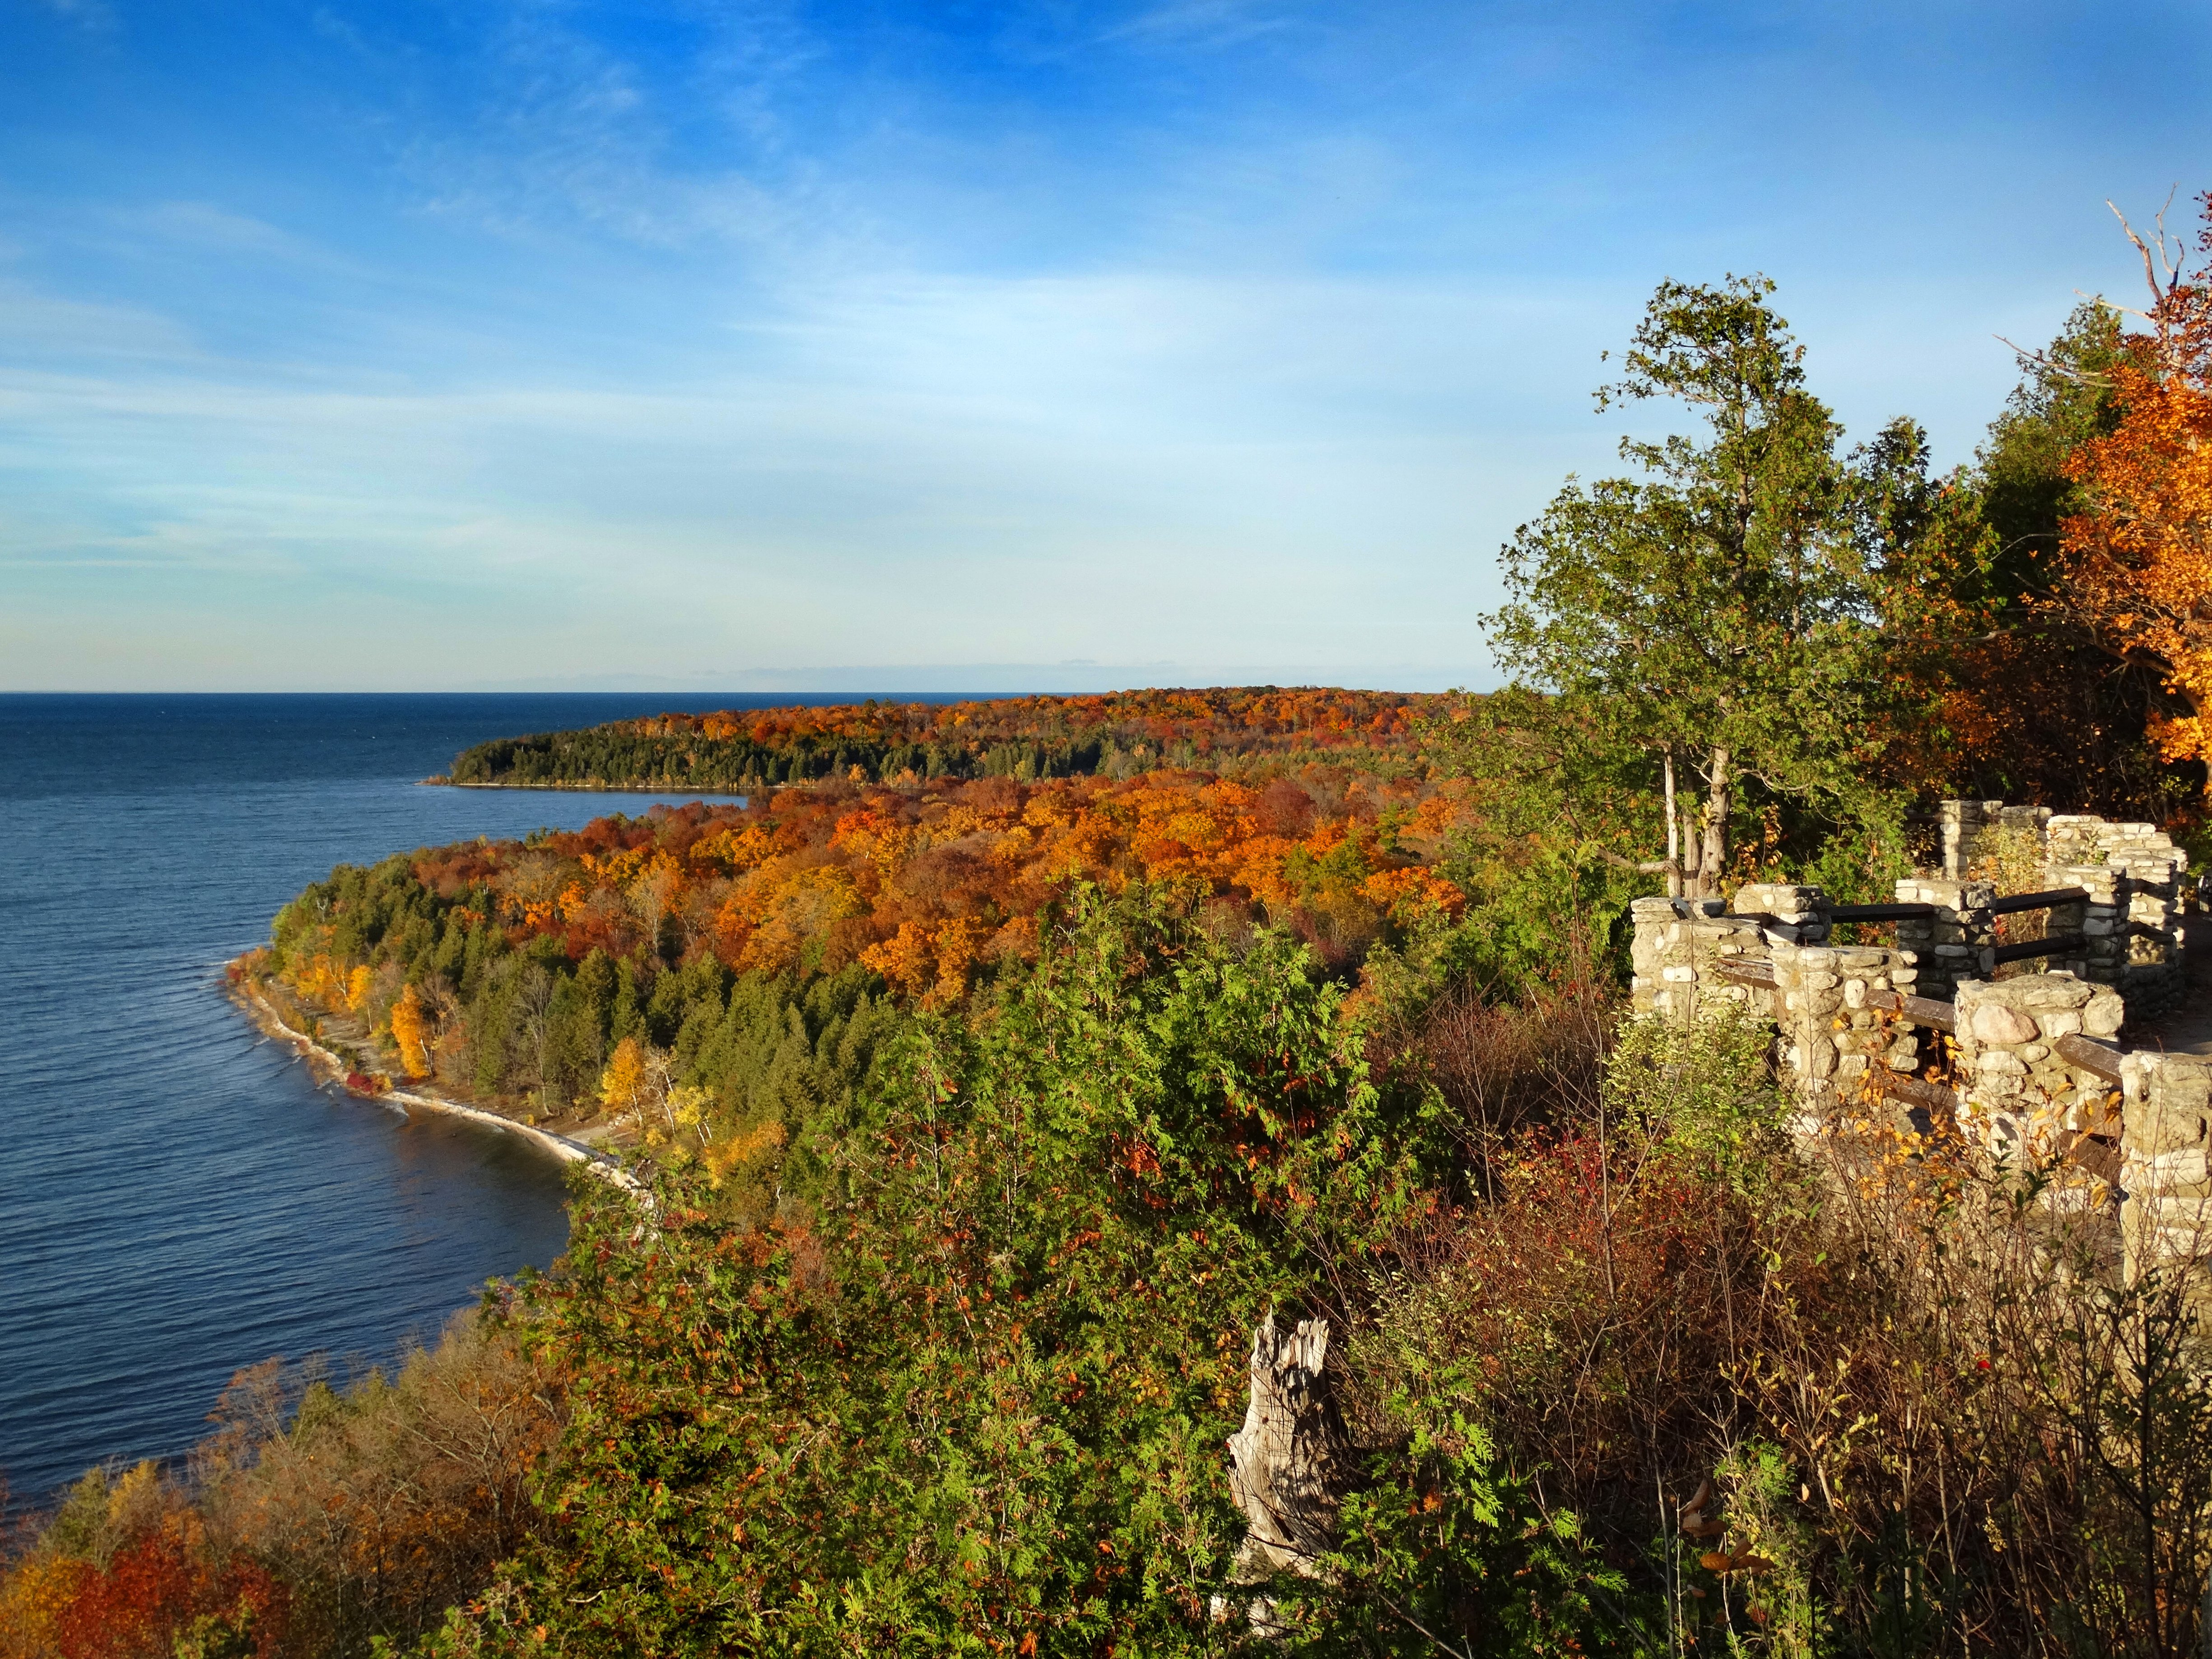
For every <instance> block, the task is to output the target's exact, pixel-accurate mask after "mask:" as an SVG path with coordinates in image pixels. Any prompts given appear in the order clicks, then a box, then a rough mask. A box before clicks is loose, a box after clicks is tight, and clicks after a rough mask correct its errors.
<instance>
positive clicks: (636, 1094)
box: [599, 1036, 650, 1117]
mask: <svg viewBox="0 0 2212 1659" xmlns="http://www.w3.org/2000/svg"><path fill="white" fill-rule="evenodd" d="M649 1078H650V1071H649V1068H648V1067H647V1065H646V1054H645V1045H644V1044H642V1043H641V1042H639V1041H638V1040H637V1039H636V1038H635V1037H634V1036H626V1037H624V1038H623V1040H622V1041H621V1042H617V1044H615V1051H614V1053H613V1054H610V1055H609V1056H608V1057H607V1064H606V1069H605V1071H603V1072H601V1073H599V1103H600V1104H601V1105H603V1106H605V1108H606V1109H607V1110H608V1111H610V1112H611V1113H612V1114H614V1115H616V1116H617V1117H621V1116H624V1115H628V1114H629V1113H632V1112H635V1111H637V1110H639V1109H641V1108H642V1107H643V1106H644V1105H645V1103H646V1091H647V1084H648V1081H649Z"/></svg>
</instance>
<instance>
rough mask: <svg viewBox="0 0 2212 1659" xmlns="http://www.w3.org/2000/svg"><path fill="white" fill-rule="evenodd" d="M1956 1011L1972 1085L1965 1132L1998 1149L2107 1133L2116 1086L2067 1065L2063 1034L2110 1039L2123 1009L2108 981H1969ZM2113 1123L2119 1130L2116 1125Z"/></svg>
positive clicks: (2059, 977) (1963, 1103)
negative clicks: (2108, 1101)
mask: <svg viewBox="0 0 2212 1659" xmlns="http://www.w3.org/2000/svg"><path fill="white" fill-rule="evenodd" d="M1953 1006H1954V1016H1953V1017H1954V1020H1955V1021H1956V1030H1954V1041H1955V1042H1957V1044H1958V1049H1959V1055H1958V1057H1959V1070H1960V1074H1961V1075H1962V1076H1963V1077H1964V1079H1966V1083H1965V1087H1964V1090H1963V1091H1962V1097H1961V1099H1960V1114H1959V1115H1960V1128H1961V1129H1962V1130H1963V1131H1965V1132H1966V1133H1968V1134H1970V1135H1972V1136H1973V1137H1974V1138H1976V1139H1979V1140H1981V1141H1982V1142H1984V1144H1985V1145H1987V1146H1990V1148H1991V1149H1992V1150H1993V1151H1997V1152H2015V1153H2020V1154H2025V1153H2026V1152H2027V1151H2028V1150H2029V1149H2030V1148H2031V1147H2039V1148H2042V1149H2045V1150H2047V1149H2049V1148H2050V1147H2051V1146H2055V1145H2056V1144H2057V1136H2059V1135H2060V1134H2064V1133H2075V1134H2078V1133H2107V1132H2108V1131H2107V1127H2106V1097H2108V1096H2109V1095H2110V1093H2111V1092H2112V1085H2111V1084H2109V1083H2108V1082H2106V1080H2105V1079H2102V1078H2100V1077H2099V1076H2097V1075H2096V1074H2095V1073H2092V1072H2086V1071H2082V1070H2081V1069H2080V1068H2078V1067H2076V1066H2072V1065H2069V1063H2068V1062H2067V1061H2066V1060H2065V1059H2064V1058H2063V1057H2062V1056H2061V1055H2060V1054H2059V1053H2058V1051H2057V1049H2056V1048H2054V1047H2053V1046H2052V1045H2053V1044H2055V1043H2056V1042H2057V1041H2058V1039H2059V1038H2061V1037H2063V1036H2090V1037H2095V1038H2098V1039H2100V1040H2101V1041H2107V1042H2109V1041H2110V1040H2111V1038H2112V1036H2113V1035H2114V1034H2115V1033H2116V1032H2118V1030H2119V1029H2120V1022H2121V1020H2122V1019H2123V1018H2125V1016H2126V1012H2127V1011H2126V1007H2125V1005H2124V1003H2123V1001H2122V1000H2121V998H2120V994H2119V993H2118V992H2117V991H2115V990H2114V989H2112V987H2110V986H2108V985H2092V984H2090V983H2088V982H2087V981H2085V980H2081V979H2076V978H2075V977H2074V976H2073V975H2070V974H2030V975H2023V976H2021V978H2018V979H2008V980H2000V981H1996V982H1995V983H1993V984H1985V983H1982V982H1980V981H1973V980H1969V981H1966V983H1965V984H1963V985H1961V986H1960V987H1958V997H1957V1000H1956V1001H1955V1002H1954V1005H1953ZM2113 1127H2117V1126H2113Z"/></svg>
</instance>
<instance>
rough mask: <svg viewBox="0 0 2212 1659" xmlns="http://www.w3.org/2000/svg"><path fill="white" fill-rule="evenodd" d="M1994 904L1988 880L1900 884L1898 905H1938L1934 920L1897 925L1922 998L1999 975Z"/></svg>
mask: <svg viewBox="0 0 2212 1659" xmlns="http://www.w3.org/2000/svg"><path fill="white" fill-rule="evenodd" d="M1955 804H1956V803H1953V802H1946V803H1945V805H1955ZM1972 804H1973V803H1971V802H1969V803H1967V805H1972ZM1897 902H1899V904H1927V905H1932V906H1934V907H1935V912H1936V914H1935V915H1932V916H1927V917H1917V916H1916V917H1911V918H1908V919H1907V920H1905V921H1900V922H1899V923H1898V924H1897V948H1898V949H1899V950H1900V951H1908V952H1910V953H1911V956H1912V958H1913V960H1914V963H1915V964H1916V965H1917V967H1918V969H1919V970H1920V994H1921V995H1922V996H1923V997H1935V998H1937V999H1938V1000H1941V999H1943V998H1947V997H1948V996H1950V995H1951V994H1952V993H1953V991H1954V989H1955V988H1956V987H1958V985H1959V984H1960V982H1961V981H1965V980H1970V979H1986V978H1988V977H1989V975H1990V974H1991V973H1993V972H1995V971H1996V956H1995V954H1994V953H1995V951H1996V944H1997V930H1996V917H1994V916H1992V915H1990V905H1991V904H1992V903H1994V902H1996V888H1994V887H1993V886H1991V885H1990V884H1989V883H1988V882H1986V881H1956V880H1953V879H1951V878H1948V877H1929V876H1907V877H1905V878H1904V879H1902V880H1900V881H1899V883H1898V884H1897Z"/></svg>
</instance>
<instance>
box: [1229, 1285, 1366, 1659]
mask: <svg viewBox="0 0 2212 1659" xmlns="http://www.w3.org/2000/svg"><path fill="white" fill-rule="evenodd" d="M1327 1359H1328V1322H1327V1321H1325V1320H1320V1319H1306V1320H1301V1321H1300V1322H1298V1325H1297V1328H1296V1329H1295V1330H1291V1331H1287V1332H1286V1331H1282V1330H1279V1329H1278V1328H1276V1325H1275V1322H1274V1320H1273V1317H1272V1316H1271V1317H1269V1318H1267V1319H1263V1320H1261V1322H1260V1325H1259V1328H1257V1329H1255V1331H1254V1332H1253V1333H1252V1364H1251V1394H1250V1396H1249V1401H1248V1403H1247V1404H1246V1406H1245V1407H1244V1426H1243V1428H1241V1429H1239V1430H1238V1431H1237V1432H1236V1433H1235V1434H1232V1435H1231V1436H1230V1437H1229V1490H1230V1492H1231V1496H1233V1497H1234V1498H1236V1500H1237V1508H1239V1509H1241V1510H1243V1511H1244V1519H1245V1522H1246V1525H1247V1528H1248V1530H1247V1531H1246V1533H1245V1537H1244V1544H1243V1548H1241V1549H1240V1550H1239V1551H1238V1552H1237V1565H1236V1569H1235V1571H1234V1572H1233V1574H1232V1575H1231V1577H1232V1580H1233V1582H1235V1583H1239V1584H1257V1583H1264V1582H1265V1581H1266V1580H1267V1579H1268V1578H1270V1577H1273V1576H1274V1575H1275V1574H1276V1573H1278V1572H1282V1571H1290V1572H1295V1573H1297V1574H1298V1575H1299V1576H1300V1577H1307V1578H1314V1577H1321V1576H1322V1574H1321V1569H1320V1566H1319V1561H1320V1558H1321V1556H1322V1553H1324V1552H1326V1551H1327V1550H1328V1547H1330V1545H1331V1544H1332V1543H1333V1542H1334V1541H1335V1537H1336V1519H1337V1510H1338V1508H1339V1506H1340V1504H1342V1503H1343V1501H1344V1494H1345V1491H1346V1486H1347V1484H1348V1477H1349V1474H1350V1468H1351V1460H1350V1456H1349V1448H1348V1446H1347V1443H1346V1438H1345V1433H1344V1422H1343V1419H1342V1418H1341V1417H1340V1415H1339V1414H1338V1412H1337V1409H1336V1402H1335V1400H1334V1397H1333V1393H1332V1389H1331V1387H1330V1382H1329V1378H1328V1376H1327V1374H1326V1373H1325V1372H1324V1370H1323V1369H1322V1367H1323V1363H1324V1362H1325V1361H1326V1360H1327ZM1214 1606H1215V1612H1216V1614H1217V1616H1223V1617H1225V1616H1226V1614H1227V1611H1228V1609H1227V1606H1226V1601H1225V1598H1217V1600H1216V1601H1215V1604H1214ZM1251 1620H1252V1625H1253V1628H1255V1630H1260V1631H1264V1632H1272V1631H1274V1630H1277V1629H1279V1628H1280V1627H1279V1626H1278V1625H1277V1624H1276V1622H1275V1620H1274V1603H1273V1601H1272V1600H1270V1599H1268V1598H1267V1597H1264V1596H1262V1597H1260V1598H1257V1599H1255V1601H1254V1602H1253V1603H1252V1607H1251Z"/></svg>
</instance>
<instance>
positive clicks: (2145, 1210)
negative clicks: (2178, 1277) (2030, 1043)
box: [2120, 1052, 2212, 1319]
mask: <svg viewBox="0 0 2212 1659" xmlns="http://www.w3.org/2000/svg"><path fill="white" fill-rule="evenodd" d="M2120 1074H2121V1084H2120V1088H2121V1094H2122V1105H2121V1109H2120V1110H2121V1127H2120V1185H2121V1188H2122V1189H2123V1191H2124V1194H2125V1197H2124V1200H2123V1202H2122V1204H2121V1206H2120V1238H2121V1244H2122V1249H2123V1251H2124V1260H2125V1262H2126V1267H2127V1273H2128V1277H2129V1278H2130V1279H2133V1278H2134V1277H2135V1276H2136V1274H2137V1273H2142V1271H2143V1270H2144V1269H2145V1268H2146V1267H2171V1266H2174V1265H2178V1264H2193V1265H2194V1266H2195V1267H2197V1270H2198V1272H2199V1273H2200V1274H2203V1273H2205V1271H2206V1269H2207V1266H2208V1261H2212V1170H2208V1169H2207V1153H2208V1152H2212V1059H2208V1058H2207V1057H2206V1056H2204V1055H2202V1054H2157V1053H2152V1052H2138V1053H2135V1054H2128V1055H2126V1056H2125V1057H2124V1059H2123V1060H2121V1062H2120ZM2200 1285H2202V1286H2203V1289H2202V1290H2201V1291H2200V1297H2199V1300H2200V1304H2201V1312H2202V1313H2203V1316H2205V1317H2207V1318H2208V1319H2212V1283H2208V1282H2207V1281H2206V1280H2204V1279H2200Z"/></svg>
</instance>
